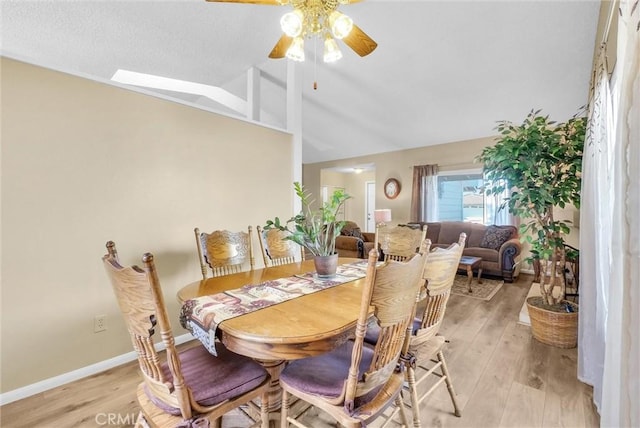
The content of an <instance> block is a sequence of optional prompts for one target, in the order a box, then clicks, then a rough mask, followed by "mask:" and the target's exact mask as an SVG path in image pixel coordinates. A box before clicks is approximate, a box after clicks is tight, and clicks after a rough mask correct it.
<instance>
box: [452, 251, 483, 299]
mask: <svg viewBox="0 0 640 428" xmlns="http://www.w3.org/2000/svg"><path fill="white" fill-rule="evenodd" d="M476 268H478V284H482V258H481V257H472V256H462V257H460V263H459V264H458V269H466V271H467V277H468V278H469V279H468V280H467V288H468V290H469V293H473V290H472V289H471V280H472V279H473V270H474V269H476Z"/></svg>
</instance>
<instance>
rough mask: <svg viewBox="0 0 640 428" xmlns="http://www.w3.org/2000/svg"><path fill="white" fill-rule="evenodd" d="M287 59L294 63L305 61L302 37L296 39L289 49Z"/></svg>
mask: <svg viewBox="0 0 640 428" xmlns="http://www.w3.org/2000/svg"><path fill="white" fill-rule="evenodd" d="M287 58H289V59H291V60H293V61H300V62H302V61H304V40H303V39H302V37H299V36H298V37H295V38H294V39H293V42H291V46H289V49H287Z"/></svg>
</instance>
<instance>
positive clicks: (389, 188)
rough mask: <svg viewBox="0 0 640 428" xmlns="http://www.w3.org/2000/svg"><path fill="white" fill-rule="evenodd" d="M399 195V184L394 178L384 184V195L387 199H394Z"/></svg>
mask: <svg viewBox="0 0 640 428" xmlns="http://www.w3.org/2000/svg"><path fill="white" fill-rule="evenodd" d="M399 194H400V182H399V181H398V180H396V179H395V178H390V179H388V180H387V181H385V183H384V195H385V196H386V197H387V198H388V199H395V198H396V197H398V195H399Z"/></svg>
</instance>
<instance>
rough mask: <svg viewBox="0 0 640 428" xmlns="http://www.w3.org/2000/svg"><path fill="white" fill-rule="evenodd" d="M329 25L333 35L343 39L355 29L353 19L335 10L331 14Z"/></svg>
mask: <svg viewBox="0 0 640 428" xmlns="http://www.w3.org/2000/svg"><path fill="white" fill-rule="evenodd" d="M329 26H330V28H331V33H333V37H335V38H336V39H343V38H345V37H347V36H348V35H349V33H350V32H351V30H352V29H353V20H352V19H351V18H349V17H348V16H347V15H345V14H343V13H340V12H338V11H337V10H334V11H333V12H331V14H330V15H329Z"/></svg>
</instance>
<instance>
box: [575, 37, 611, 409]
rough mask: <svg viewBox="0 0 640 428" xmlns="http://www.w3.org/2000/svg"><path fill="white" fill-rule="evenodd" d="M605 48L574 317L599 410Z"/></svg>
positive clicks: (605, 246) (585, 185)
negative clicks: (575, 315)
mask: <svg viewBox="0 0 640 428" xmlns="http://www.w3.org/2000/svg"><path fill="white" fill-rule="evenodd" d="M605 49H606V47H605V46H604V45H603V46H602V47H601V48H600V52H599V54H598V58H597V61H596V70H595V76H594V83H593V86H594V88H593V90H592V95H591V100H590V103H589V125H588V128H587V136H586V139H585V150H584V155H583V162H582V189H581V206H580V284H581V285H582V287H580V310H579V312H578V317H579V328H578V356H579V358H578V378H579V379H580V380H582V381H583V382H586V383H588V384H590V385H593V398H594V401H595V403H596V406H597V407H598V409H600V408H601V397H602V375H603V370H604V350H605V321H606V315H607V301H608V300H609V285H608V280H609V274H608V272H609V264H610V260H609V254H610V238H609V237H610V236H611V220H612V216H611V212H610V207H611V201H610V195H611V191H612V186H613V184H612V183H611V176H610V170H611V168H610V154H609V151H610V148H609V147H610V145H611V144H612V143H613V135H612V132H613V119H612V117H613V115H612V113H613V112H612V105H611V92H610V90H609V76H608V75H607V64H606V51H605Z"/></svg>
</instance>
